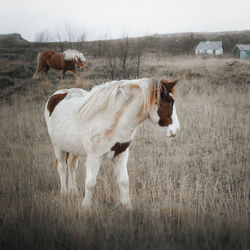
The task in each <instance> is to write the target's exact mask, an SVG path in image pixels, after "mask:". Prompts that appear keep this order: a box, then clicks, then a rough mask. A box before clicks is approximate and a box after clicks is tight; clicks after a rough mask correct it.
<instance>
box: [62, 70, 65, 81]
mask: <svg viewBox="0 0 250 250" xmlns="http://www.w3.org/2000/svg"><path fill="white" fill-rule="evenodd" d="M64 76H65V70H64V69H63V70H62V79H64Z"/></svg>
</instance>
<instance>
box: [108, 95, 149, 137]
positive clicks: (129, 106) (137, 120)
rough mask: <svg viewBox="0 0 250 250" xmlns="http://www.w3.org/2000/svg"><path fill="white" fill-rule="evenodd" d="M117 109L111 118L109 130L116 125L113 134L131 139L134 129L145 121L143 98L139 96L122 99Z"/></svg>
mask: <svg viewBox="0 0 250 250" xmlns="http://www.w3.org/2000/svg"><path fill="white" fill-rule="evenodd" d="M118 107H119V108H118V109H117V110H116V112H115V114H114V116H113V121H112V123H111V129H112V127H114V124H115V123H117V125H116V127H115V133H117V134H118V135H121V136H124V137H130V138H131V137H133V135H134V133H135V131H136V128H137V127H138V126H139V125H140V124H141V123H142V122H143V121H144V120H145V119H146V114H145V111H144V106H143V98H141V97H140V96H139V97H137V96H133V97H131V96H128V97H127V99H125V98H123V101H121V102H120V103H119V105H118Z"/></svg>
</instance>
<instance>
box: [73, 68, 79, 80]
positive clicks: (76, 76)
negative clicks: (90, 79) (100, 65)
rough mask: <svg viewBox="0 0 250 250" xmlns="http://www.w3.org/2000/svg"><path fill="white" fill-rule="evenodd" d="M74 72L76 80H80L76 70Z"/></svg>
mask: <svg viewBox="0 0 250 250" xmlns="http://www.w3.org/2000/svg"><path fill="white" fill-rule="evenodd" d="M72 72H73V74H74V76H75V78H76V79H78V78H79V76H78V74H77V72H76V69H72Z"/></svg>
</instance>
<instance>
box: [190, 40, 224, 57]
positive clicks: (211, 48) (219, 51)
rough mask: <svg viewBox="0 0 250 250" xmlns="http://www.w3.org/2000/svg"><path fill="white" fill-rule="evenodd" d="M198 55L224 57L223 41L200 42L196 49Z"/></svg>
mask: <svg viewBox="0 0 250 250" xmlns="http://www.w3.org/2000/svg"><path fill="white" fill-rule="evenodd" d="M195 54H196V55H204V54H208V55H216V56H218V55H223V47H222V42H221V41H206V42H200V43H199V44H198V46H197V47H196V49H195Z"/></svg>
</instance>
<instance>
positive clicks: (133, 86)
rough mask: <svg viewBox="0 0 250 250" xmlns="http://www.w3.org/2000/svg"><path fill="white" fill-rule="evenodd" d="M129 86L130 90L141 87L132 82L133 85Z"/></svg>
mask: <svg viewBox="0 0 250 250" xmlns="http://www.w3.org/2000/svg"><path fill="white" fill-rule="evenodd" d="M129 88H130V90H132V91H133V90H134V89H140V87H139V86H137V85H136V84H131V85H129Z"/></svg>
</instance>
